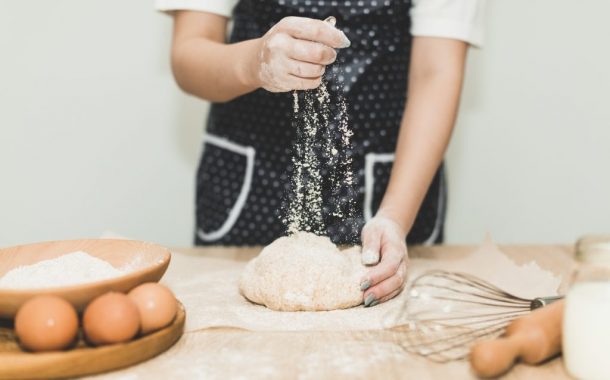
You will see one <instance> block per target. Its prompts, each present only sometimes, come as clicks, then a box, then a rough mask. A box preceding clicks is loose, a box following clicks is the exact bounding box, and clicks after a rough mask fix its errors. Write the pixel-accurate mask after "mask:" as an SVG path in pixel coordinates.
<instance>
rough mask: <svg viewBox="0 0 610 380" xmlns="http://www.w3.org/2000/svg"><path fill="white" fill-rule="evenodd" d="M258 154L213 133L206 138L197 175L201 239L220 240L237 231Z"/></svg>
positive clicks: (198, 223)
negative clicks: (235, 227) (234, 229)
mask: <svg viewBox="0 0 610 380" xmlns="http://www.w3.org/2000/svg"><path fill="white" fill-rule="evenodd" d="M255 154H256V151H255V150H254V148H252V147H249V146H243V145H239V144H236V143H234V142H232V141H229V140H227V139H225V138H222V137H218V136H215V135H212V134H206V135H205V136H204V148H203V156H202V159H201V164H200V166H199V171H198V173H197V236H198V237H199V238H200V239H201V240H203V241H206V242H210V241H216V240H220V239H221V238H222V237H224V236H225V235H226V234H227V233H228V232H229V231H230V230H231V228H233V226H234V225H235V223H236V222H237V219H238V218H239V216H240V214H241V211H242V209H243V208H244V205H245V203H246V199H247V198H248V194H249V192H250V187H251V185H252V175H253V172H254V157H255Z"/></svg>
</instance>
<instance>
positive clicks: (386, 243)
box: [360, 212, 408, 307]
mask: <svg viewBox="0 0 610 380" xmlns="http://www.w3.org/2000/svg"><path fill="white" fill-rule="evenodd" d="M406 235H407V233H406V231H404V229H403V228H402V227H401V226H400V225H399V224H398V223H396V222H395V221H394V220H392V219H391V218H389V217H387V216H384V215H382V213H381V212H378V213H377V215H376V216H375V217H374V218H372V219H371V220H370V221H369V222H368V223H366V225H365V226H364V228H363V229H362V263H363V264H364V265H374V266H373V267H372V268H371V269H370V270H369V272H368V273H367V274H366V276H365V277H364V278H363V279H362V281H361V283H360V288H361V289H362V290H363V291H364V306H365V307H369V306H375V305H377V304H378V303H381V302H385V301H387V300H389V299H392V298H394V297H395V296H396V295H398V294H399V293H400V292H401V291H402V289H403V287H404V285H405V280H406V278H407V261H408V255H407V244H406V240H405V239H406Z"/></svg>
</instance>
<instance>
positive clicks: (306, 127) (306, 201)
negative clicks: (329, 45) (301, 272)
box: [284, 80, 355, 239]
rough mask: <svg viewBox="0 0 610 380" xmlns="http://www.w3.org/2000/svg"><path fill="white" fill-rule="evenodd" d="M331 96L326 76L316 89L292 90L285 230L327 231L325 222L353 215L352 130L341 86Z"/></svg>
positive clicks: (291, 231)
mask: <svg viewBox="0 0 610 380" xmlns="http://www.w3.org/2000/svg"><path fill="white" fill-rule="evenodd" d="M334 98H335V99H334V101H333V100H331V94H330V92H329V91H328V83H327V82H326V80H323V81H322V83H321V84H320V86H319V87H318V88H317V89H316V90H312V91H304V92H301V93H298V92H296V91H295V92H294V93H293V112H294V117H293V121H294V126H295V130H296V138H295V141H294V143H293V147H292V151H293V154H292V165H293V172H292V178H291V188H290V194H289V199H288V204H287V207H286V209H285V210H284V211H285V216H284V223H285V224H286V226H287V230H288V234H289V235H291V234H295V233H297V232H299V231H306V232H313V233H315V234H317V235H326V233H327V231H326V229H327V227H328V223H329V222H331V223H332V221H333V220H334V221H335V223H342V222H344V221H345V220H353V217H354V212H355V207H354V189H353V185H354V179H353V170H352V158H351V150H352V145H351V144H352V142H351V138H352V136H353V132H352V131H351V130H350V128H349V125H348V117H347V103H346V101H345V98H344V96H343V94H342V91H341V90H339V91H337V93H336V96H335V97H334ZM349 239H353V236H352V237H349Z"/></svg>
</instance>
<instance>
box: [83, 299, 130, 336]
mask: <svg viewBox="0 0 610 380" xmlns="http://www.w3.org/2000/svg"><path fill="white" fill-rule="evenodd" d="M139 329H140V316H139V314H138V308H137V307H136V305H135V304H134V303H133V302H132V301H131V299H130V298H129V297H127V296H126V295H125V294H122V293H115V292H110V293H106V294H103V295H101V296H99V297H97V298H96V299H94V300H93V301H91V303H90V304H89V305H88V306H87V308H86V309H85V314H84V315H83V330H84V332H85V337H86V338H87V341H89V342H90V343H92V344H94V345H96V346H99V345H103V344H113V343H121V342H127V341H129V340H131V339H132V338H133V337H134V336H136V334H137V333H138V330H139Z"/></svg>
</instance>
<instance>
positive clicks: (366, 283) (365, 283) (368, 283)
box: [360, 280, 371, 292]
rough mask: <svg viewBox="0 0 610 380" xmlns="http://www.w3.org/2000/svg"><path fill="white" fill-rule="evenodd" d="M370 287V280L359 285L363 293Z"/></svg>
mask: <svg viewBox="0 0 610 380" xmlns="http://www.w3.org/2000/svg"><path fill="white" fill-rule="evenodd" d="M370 287H371V280H364V281H362V283H360V290H362V291H363V292H364V291H365V290H367V289H368V288H370Z"/></svg>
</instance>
